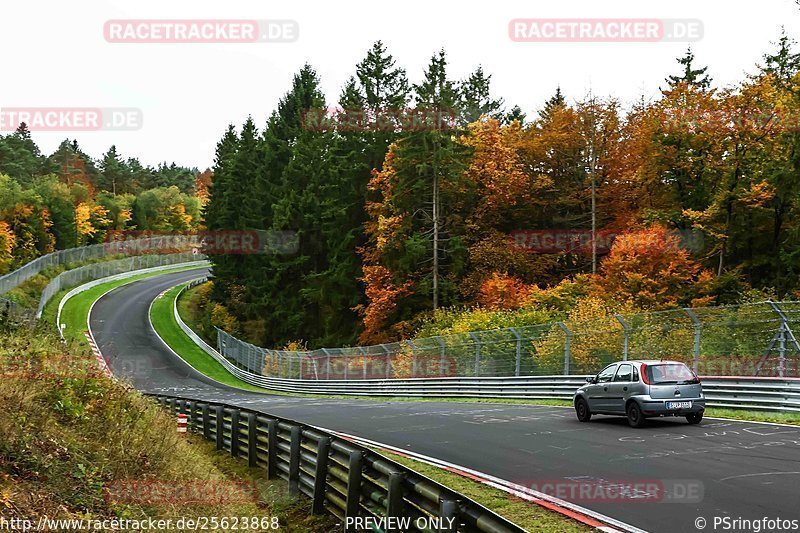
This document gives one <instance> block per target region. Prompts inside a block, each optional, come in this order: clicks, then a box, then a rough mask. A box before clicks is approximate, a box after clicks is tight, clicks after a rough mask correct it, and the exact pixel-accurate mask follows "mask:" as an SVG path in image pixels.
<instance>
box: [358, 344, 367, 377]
mask: <svg viewBox="0 0 800 533" xmlns="http://www.w3.org/2000/svg"><path fill="white" fill-rule="evenodd" d="M358 351H359V352H361V358H362V362H363V365H364V376H363V378H362V379H367V352H366V351H364V348H363V347H362V346H359V347H358Z"/></svg>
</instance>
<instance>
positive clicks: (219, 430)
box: [214, 405, 225, 450]
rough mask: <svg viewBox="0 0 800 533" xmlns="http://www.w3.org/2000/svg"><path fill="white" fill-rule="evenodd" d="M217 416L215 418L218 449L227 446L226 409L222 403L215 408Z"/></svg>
mask: <svg viewBox="0 0 800 533" xmlns="http://www.w3.org/2000/svg"><path fill="white" fill-rule="evenodd" d="M214 412H215V414H216V417H215V419H214V430H215V431H216V434H217V435H216V437H217V438H216V441H217V449H218V450H221V449H223V448H224V447H225V410H224V408H223V407H222V406H221V405H218V406H216V407H215V408H214Z"/></svg>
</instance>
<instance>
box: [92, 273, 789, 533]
mask: <svg viewBox="0 0 800 533" xmlns="http://www.w3.org/2000/svg"><path fill="white" fill-rule="evenodd" d="M201 273H202V271H201V270H194V271H187V272H181V273H173V274H164V275H160V276H156V277H153V278H148V279H146V280H142V281H138V282H135V283H132V284H129V285H125V286H123V287H120V288H118V289H115V290H114V291H112V292H110V293H108V294H107V295H105V296H104V297H103V298H101V299H100V300H98V301H97V302H96V304H95V305H94V307H93V310H92V312H91V316H90V321H89V322H90V328H91V330H92V332H93V334H94V336H95V340H96V342H97V344H98V346H99V347H100V350H101V351H102V352H103V354H104V356H105V357H106V359H108V361H109V364H110V366H111V367H112V369H113V370H114V372H115V373H116V374H117V375H125V376H128V377H129V378H130V379H131V380H132V381H133V383H134V385H135V386H136V387H137V388H139V389H141V390H144V391H148V392H163V393H167V392H172V393H178V394H182V395H186V396H189V397H194V398H198V399H205V400H217V401H225V402H227V403H230V404H238V405H246V406H247V407H248V408H250V409H258V410H263V411H264V412H268V413H273V414H275V415H277V416H283V417H287V418H292V419H295V420H298V421H301V422H305V423H308V424H313V425H317V426H322V427H325V428H327V429H330V430H334V431H340V432H343V433H349V434H353V435H357V436H359V437H363V438H366V439H371V440H373V441H377V442H380V443H385V444H388V445H391V446H394V447H397V448H401V449H406V450H409V451H413V452H417V453H420V454H425V455H428V456H432V457H436V458H437V459H441V460H443V461H447V462H450V463H453V464H456V465H461V466H464V467H467V468H470V469H473V470H477V471H480V472H484V473H486V474H489V475H492V476H495V477H498V478H502V479H504V480H508V481H511V482H515V483H519V484H521V485H526V486H531V485H533V484H535V485H536V486H538V487H542V486H543V485H544V484H547V483H560V484H561V485H560V486H561V488H562V490H565V491H567V494H564V493H562V494H560V495H562V496H566V495H568V494H569V491H570V490H571V485H570V483H571V482H570V480H581V479H592V480H596V481H598V483H599V484H600V485H601V486H603V487H605V490H604V491H603V493H604V494H606V495H616V496H615V497H613V498H610V499H607V500H606V501H597V500H596V499H595V498H593V495H584V496H583V497H581V496H580V495H577V496H573V497H566V498H565V499H567V500H570V501H574V502H576V503H578V504H579V505H582V506H583V507H586V508H588V509H591V510H594V511H597V512H600V513H603V514H605V515H608V516H610V517H613V518H615V519H617V520H620V521H622V522H625V523H627V524H630V525H632V526H635V527H638V528H641V529H644V530H647V531H653V532H662V531H663V532H673V531H698V529H697V528H696V526H695V520H696V519H697V518H698V517H703V518H705V519H706V520H707V526H706V528H705V529H706V530H707V531H714V530H715V528H714V527H713V520H714V517H728V519H729V520H733V519H736V518H743V519H750V520H761V519H762V518H764V517H767V518H770V519H775V518H781V519H800V491H798V489H797V487H798V486H799V485H800V427H797V428H794V427H788V426H780V425H771V424H761V423H750V422H735V421H727V420H709V419H706V420H704V421H703V423H702V424H701V425H699V426H689V425H687V424H686V423H685V422H684V421H682V419H680V420H674V421H672V420H655V421H651V422H650V423H649V424H648V425H647V426H646V427H645V428H643V429H639V430H634V429H631V428H629V427H628V425H627V422H626V421H624V420H623V419H617V418H610V417H598V418H597V419H593V420H592V422H591V423H588V424H583V423H580V422H578V421H577V420H576V419H575V416H574V413H573V412H572V410H571V409H567V408H560V407H545V406H532V405H501V404H468V403H454V402H405V401H403V402H387V401H369V400H340V399H327V398H309V397H291V396H277V395H275V396H271V395H268V394H259V393H253V392H245V391H240V390H237V389H232V388H230V387H226V386H223V385H220V384H218V383H216V382H214V381H212V380H209V379H207V378H204V377H203V376H202V375H200V374H199V373H197V372H196V371H194V370H193V369H191V368H190V367H188V366H187V365H186V364H185V363H183V362H182V361H180V360H179V359H177V358H176V357H175V356H174V355H173V354H172V353H171V352H170V350H168V349H167V348H166V347H165V346H164V344H163V343H162V342H161V341H160V339H159V338H158V337H157V336H156V335H155V333H154V332H153V331H152V329H151V328H150V325H149V321H148V317H147V313H148V308H149V306H150V303H151V302H152V301H153V300H154V299H155V298H156V297H157V296H158V295H159V294H160V293H161V292H162V291H164V290H166V289H168V288H170V287H172V286H174V285H176V284H178V283H181V282H183V281H187V280H190V279H193V278H196V277H198V276H199V275H201ZM632 483H636V484H637V487H644V491H643V492H639V491H637V492H635V493H633V494H631V493H628V494H626V495H622V496H621V495H619V494H618V491H617V492H615V491H614V490H613V489H614V487H615V486H616V484H621V485H623V486H625V487H629V486H630V485H631V484H632ZM653 487H658V488H659V490H660V488H664V489H666V490H667V491H668V494H667V497H668V498H680V496H681V494H679V493H680V492H681V490H682V489H683V488H688V489H689V490H692V491H697V490H698V488H700V489H701V490H702V495H701V497H700V499H699V501H698V498H691V497H690V498H688V499H689V502H680V503H675V502H673V503H665V502H660V503H657V502H654V501H653V498H652V496H651V495H652V494H653V492H652V488H653ZM557 495H559V494H557ZM692 495H694V496H700V495H699V494H698V493H697V492H694V493H692V494H690V495H689V496H692ZM721 530H722V528H721V526H718V527H717V531H721ZM728 530H731V529H728ZM750 530H752V529H738V531H750ZM762 530H766V529H765V528H762Z"/></svg>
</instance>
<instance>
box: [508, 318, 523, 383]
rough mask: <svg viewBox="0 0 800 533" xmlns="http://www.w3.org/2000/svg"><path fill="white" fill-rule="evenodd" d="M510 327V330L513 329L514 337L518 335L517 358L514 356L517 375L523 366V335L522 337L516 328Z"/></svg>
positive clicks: (515, 373)
mask: <svg viewBox="0 0 800 533" xmlns="http://www.w3.org/2000/svg"><path fill="white" fill-rule="evenodd" d="M508 329H509V331H511V333H513V334H514V337H516V339H517V348H516V354H515V358H514V361H515V363H514V375H515V376H519V374H520V370H521V368H522V337H520V335H519V333H517V330H516V329H515V328H508Z"/></svg>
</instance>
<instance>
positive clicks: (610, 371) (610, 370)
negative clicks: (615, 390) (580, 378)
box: [597, 365, 617, 383]
mask: <svg viewBox="0 0 800 533" xmlns="http://www.w3.org/2000/svg"><path fill="white" fill-rule="evenodd" d="M616 369H617V365H611V366H607V367H605V368H604V369H603V370H602V371H600V373H599V374H597V382H598V383H607V382H609V381H611V378H613V377H614V371H615V370H616Z"/></svg>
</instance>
